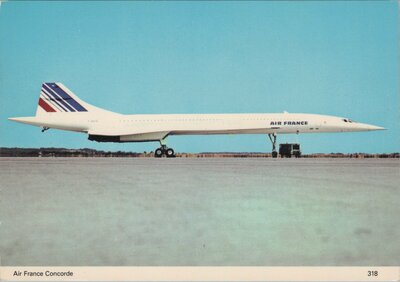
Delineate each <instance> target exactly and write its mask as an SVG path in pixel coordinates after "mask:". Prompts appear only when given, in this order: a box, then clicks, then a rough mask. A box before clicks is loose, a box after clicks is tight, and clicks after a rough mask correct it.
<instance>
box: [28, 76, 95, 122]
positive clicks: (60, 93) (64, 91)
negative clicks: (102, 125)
mask: <svg viewBox="0 0 400 282" xmlns="http://www.w3.org/2000/svg"><path fill="white" fill-rule="evenodd" d="M89 108H90V105H89V104H87V103H85V102H84V101H82V100H81V99H79V98H78V97H77V96H76V95H75V94H74V93H72V92H71V91H70V90H69V89H68V88H67V87H65V86H64V85H63V84H62V83H59V82H46V83H43V84H42V89H41V91H40V97H39V103H38V107H37V110H36V115H42V114H46V113H65V112H87V111H88V110H89Z"/></svg>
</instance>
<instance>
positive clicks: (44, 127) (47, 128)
mask: <svg viewBox="0 0 400 282" xmlns="http://www.w3.org/2000/svg"><path fill="white" fill-rule="evenodd" d="M49 129H50V127H47V126H43V127H42V132H45V131H46V130H49Z"/></svg>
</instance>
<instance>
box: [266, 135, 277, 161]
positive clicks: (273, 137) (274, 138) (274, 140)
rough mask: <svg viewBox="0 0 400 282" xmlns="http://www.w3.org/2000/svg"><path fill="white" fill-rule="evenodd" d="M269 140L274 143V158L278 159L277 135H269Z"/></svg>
mask: <svg viewBox="0 0 400 282" xmlns="http://www.w3.org/2000/svg"><path fill="white" fill-rule="evenodd" d="M268 137H269V140H271V143H272V157H273V158H277V157H278V152H277V151H276V133H272V134H268Z"/></svg>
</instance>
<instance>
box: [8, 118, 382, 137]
mask: <svg viewBox="0 0 400 282" xmlns="http://www.w3.org/2000/svg"><path fill="white" fill-rule="evenodd" d="M13 120H15V121H19V122H24V123H28V124H32V125H37V126H42V127H49V128H57V129H62V130H71V131H78V132H85V133H88V134H89V135H95V136H119V141H118V142H145V141H159V140H162V139H164V138H165V137H167V136H170V135H203V134H271V133H276V134H286V133H317V132H351V131H370V130H379V129H383V128H381V127H377V126H373V125H368V124H362V123H358V122H354V121H351V120H349V119H345V118H341V117H335V116H327V115H317V114H293V113H275V114H166V115H123V114H117V113H113V112H107V111H104V112H96V111H94V112H83V113H74V114H73V115H71V114H70V113H54V114H51V113H50V114H47V115H46V116H43V117H42V118H41V117H40V116H37V117H28V118H15V119H13Z"/></svg>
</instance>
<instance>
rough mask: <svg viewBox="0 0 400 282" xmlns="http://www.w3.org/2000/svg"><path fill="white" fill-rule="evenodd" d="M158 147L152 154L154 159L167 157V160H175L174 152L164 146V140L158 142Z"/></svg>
mask: <svg viewBox="0 0 400 282" xmlns="http://www.w3.org/2000/svg"><path fill="white" fill-rule="evenodd" d="M160 145H161V147H160V148H158V149H156V150H155V152H154V157H156V158H162V157H164V156H165V157H167V158H175V152H174V150H173V149H172V148H168V147H167V144H166V140H165V139H164V140H160Z"/></svg>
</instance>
